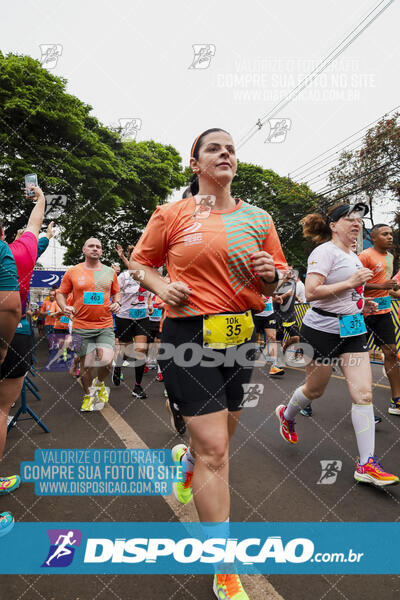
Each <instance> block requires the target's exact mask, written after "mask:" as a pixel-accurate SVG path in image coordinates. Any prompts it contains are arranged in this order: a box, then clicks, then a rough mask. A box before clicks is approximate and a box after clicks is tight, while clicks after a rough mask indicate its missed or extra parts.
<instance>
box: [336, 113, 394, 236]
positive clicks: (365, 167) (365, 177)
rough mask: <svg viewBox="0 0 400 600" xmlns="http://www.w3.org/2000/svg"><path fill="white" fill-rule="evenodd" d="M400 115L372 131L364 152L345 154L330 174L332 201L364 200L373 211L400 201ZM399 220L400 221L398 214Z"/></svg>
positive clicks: (369, 131) (373, 128)
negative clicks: (380, 206)
mask: <svg viewBox="0 0 400 600" xmlns="http://www.w3.org/2000/svg"><path fill="white" fill-rule="evenodd" d="M398 118H399V113H395V114H394V115H393V116H392V117H390V118H389V117H384V118H382V119H381V120H380V121H379V122H378V123H377V125H375V126H374V127H372V128H371V129H369V130H368V131H367V133H366V135H365V137H364V140H363V143H362V146H361V149H357V150H353V151H352V152H348V151H347V152H343V153H342V154H341V155H340V156H339V162H338V165H337V166H336V167H334V168H332V169H331V170H330V172H329V183H330V185H331V186H332V188H333V189H332V191H331V193H330V194H328V197H329V202H330V203H331V204H332V203H336V202H338V201H342V202H348V201H354V202H355V201H359V202H360V201H363V202H366V203H367V204H368V205H369V207H370V217H371V221H372V224H373V223H374V220H373V209H374V206H376V205H377V204H383V203H387V201H388V200H390V199H394V200H400V126H399V124H398ZM396 218H397V219H399V216H398V212H397V217H396Z"/></svg>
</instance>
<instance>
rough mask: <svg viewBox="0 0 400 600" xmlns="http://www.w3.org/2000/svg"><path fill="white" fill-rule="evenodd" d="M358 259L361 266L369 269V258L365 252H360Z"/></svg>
mask: <svg viewBox="0 0 400 600" xmlns="http://www.w3.org/2000/svg"><path fill="white" fill-rule="evenodd" d="M358 258H359V259H360V260H361V262H362V264H363V266H364V267H365V268H366V269H369V256H368V254H366V253H365V252H360V254H359V255H358Z"/></svg>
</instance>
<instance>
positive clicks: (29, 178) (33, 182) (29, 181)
mask: <svg viewBox="0 0 400 600" xmlns="http://www.w3.org/2000/svg"><path fill="white" fill-rule="evenodd" d="M37 186H38V179H37V175H36V173H29V175H25V189H26V195H27V196H28V198H33V196H34V195H35V192H34V191H33V188H34V187H37Z"/></svg>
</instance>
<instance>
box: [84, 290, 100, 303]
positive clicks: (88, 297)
mask: <svg viewBox="0 0 400 600" xmlns="http://www.w3.org/2000/svg"><path fill="white" fill-rule="evenodd" d="M83 304H95V305H101V304H104V292H83Z"/></svg>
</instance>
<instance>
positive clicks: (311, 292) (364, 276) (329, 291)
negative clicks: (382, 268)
mask: <svg viewBox="0 0 400 600" xmlns="http://www.w3.org/2000/svg"><path fill="white" fill-rule="evenodd" d="M372 276H373V273H372V271H371V270H370V269H358V271H356V272H355V273H354V274H353V275H352V276H351V277H349V278H348V279H345V280H344V281H339V282H338V283H330V284H329V285H326V284H325V279H326V277H325V275H322V274H321V273H308V274H307V277H306V298H307V302H312V301H313V300H321V299H322V298H329V297H330V296H335V295H336V294H339V293H340V292H344V291H345V290H351V289H352V288H356V287H358V286H359V285H362V284H363V283H365V282H366V281H368V279H371V277H372Z"/></svg>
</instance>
